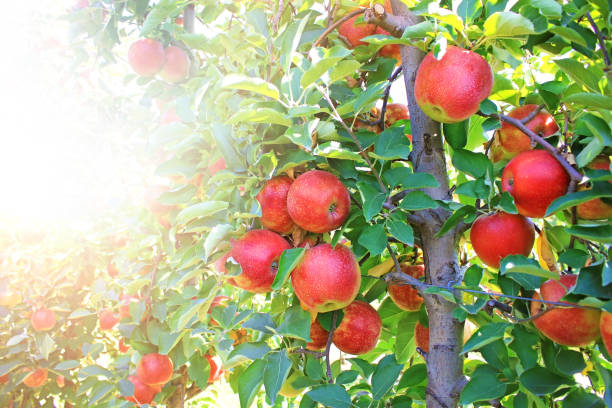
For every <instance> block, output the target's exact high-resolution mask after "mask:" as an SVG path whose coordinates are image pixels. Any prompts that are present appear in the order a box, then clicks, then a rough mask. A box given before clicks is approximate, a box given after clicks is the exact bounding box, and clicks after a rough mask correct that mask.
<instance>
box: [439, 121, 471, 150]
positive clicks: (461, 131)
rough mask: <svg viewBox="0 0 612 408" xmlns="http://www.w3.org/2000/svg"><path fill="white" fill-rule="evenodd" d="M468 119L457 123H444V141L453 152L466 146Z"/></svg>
mask: <svg viewBox="0 0 612 408" xmlns="http://www.w3.org/2000/svg"><path fill="white" fill-rule="evenodd" d="M469 123H470V120H469V119H466V120H464V121H463V122H459V123H444V124H443V125H442V129H443V130H444V139H445V140H446V142H447V143H448V144H449V145H451V147H452V148H453V149H455V150H457V149H463V148H464V147H465V145H466V144H467V136H468V125H469Z"/></svg>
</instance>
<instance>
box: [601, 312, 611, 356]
mask: <svg viewBox="0 0 612 408" xmlns="http://www.w3.org/2000/svg"><path fill="white" fill-rule="evenodd" d="M599 329H600V331H601V339H602V340H603V343H604V346H606V350H608V354H610V355H611V356H612V313H608V312H601V320H600V322H599Z"/></svg>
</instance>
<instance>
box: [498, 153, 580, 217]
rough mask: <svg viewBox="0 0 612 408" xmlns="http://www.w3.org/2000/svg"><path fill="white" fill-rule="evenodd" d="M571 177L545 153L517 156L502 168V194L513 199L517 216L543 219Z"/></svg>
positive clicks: (550, 155)
mask: <svg viewBox="0 0 612 408" xmlns="http://www.w3.org/2000/svg"><path fill="white" fill-rule="evenodd" d="M569 182H570V177H569V175H568V174H567V172H566V171H565V169H564V168H563V166H561V164H560V163H559V162H558V161H557V159H555V158H554V156H553V155H552V154H550V153H549V152H547V151H546V150H530V151H527V152H523V153H520V154H519V155H518V156H516V157H515V158H514V159H512V160H510V162H509V163H508V164H507V165H506V167H505V168H504V171H503V173H502V180H501V185H502V191H507V192H509V193H510V195H511V196H512V197H514V203H515V204H516V208H517V210H518V212H519V214H522V215H524V216H526V217H536V218H539V217H543V216H544V215H545V214H546V209H547V208H548V206H549V205H550V203H552V202H553V201H554V200H555V199H556V198H558V197H561V196H562V195H564V194H565V193H566V192H567V188H568V187H569Z"/></svg>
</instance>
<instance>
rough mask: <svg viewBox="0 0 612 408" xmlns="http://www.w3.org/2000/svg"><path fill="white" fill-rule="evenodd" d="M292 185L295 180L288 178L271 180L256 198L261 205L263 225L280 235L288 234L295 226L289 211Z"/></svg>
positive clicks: (282, 177)
mask: <svg viewBox="0 0 612 408" xmlns="http://www.w3.org/2000/svg"><path fill="white" fill-rule="evenodd" d="M291 183H293V180H291V178H289V177H287V176H279V177H274V178H271V179H270V180H268V181H266V183H265V184H264V186H263V188H262V189H261V191H260V192H259V193H258V194H257V197H256V198H257V201H259V204H260V205H261V218H260V220H261V224H262V225H263V226H264V227H265V228H267V229H269V230H272V231H276V232H278V233H280V234H288V233H289V232H291V230H292V229H293V227H294V225H295V224H294V223H293V220H292V219H291V217H290V216H289V212H288V211H287V193H289V188H290V187H291Z"/></svg>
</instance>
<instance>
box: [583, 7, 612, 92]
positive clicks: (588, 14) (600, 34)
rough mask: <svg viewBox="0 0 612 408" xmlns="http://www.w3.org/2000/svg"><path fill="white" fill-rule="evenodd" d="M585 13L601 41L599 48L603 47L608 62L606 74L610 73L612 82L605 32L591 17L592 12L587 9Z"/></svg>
mask: <svg viewBox="0 0 612 408" xmlns="http://www.w3.org/2000/svg"><path fill="white" fill-rule="evenodd" d="M585 15H586V18H587V20H589V23H590V24H591V28H592V29H593V32H594V33H595V35H596V36H597V41H599V48H601V53H602V54H603V58H604V63H605V64H606V66H605V68H604V71H605V72H606V74H608V80H609V81H610V82H612V67H611V66H610V65H611V64H610V55H608V49H607V48H606V43H605V42H604V37H603V34H602V33H601V31H600V30H599V28H598V27H597V24H595V21H594V20H593V17H591V13H589V12H588V11H587V12H586V14H585Z"/></svg>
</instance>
